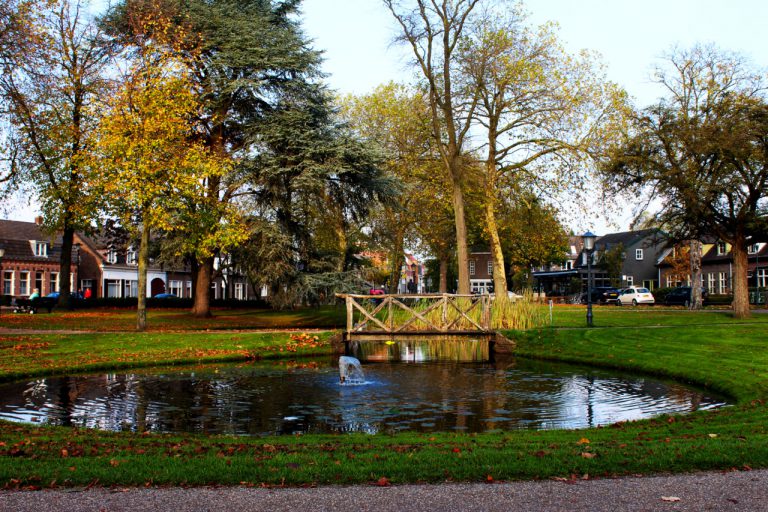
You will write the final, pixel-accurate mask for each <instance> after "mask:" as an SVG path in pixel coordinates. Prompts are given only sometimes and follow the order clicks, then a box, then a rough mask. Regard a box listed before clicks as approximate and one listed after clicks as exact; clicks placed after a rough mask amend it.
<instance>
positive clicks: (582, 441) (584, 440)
mask: <svg viewBox="0 0 768 512" xmlns="http://www.w3.org/2000/svg"><path fill="white" fill-rule="evenodd" d="M576 444H589V439H587V438H586V437H582V438H581V439H579V442H578V443H576Z"/></svg>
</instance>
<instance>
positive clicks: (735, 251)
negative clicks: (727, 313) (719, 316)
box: [731, 240, 750, 318]
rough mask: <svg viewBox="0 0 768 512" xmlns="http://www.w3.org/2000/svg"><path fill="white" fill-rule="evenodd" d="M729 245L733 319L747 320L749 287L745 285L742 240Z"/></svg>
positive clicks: (745, 261)
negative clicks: (731, 266) (731, 269)
mask: <svg viewBox="0 0 768 512" xmlns="http://www.w3.org/2000/svg"><path fill="white" fill-rule="evenodd" d="M734 242H735V243H732V244H731V255H732V256H733V276H732V279H733V282H732V283H731V286H732V287H733V317H734V318H749V316H750V311H749V287H748V283H747V251H746V248H745V247H746V244H745V243H744V242H743V241H742V240H735V241H734Z"/></svg>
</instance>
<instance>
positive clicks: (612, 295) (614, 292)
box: [581, 286, 619, 304]
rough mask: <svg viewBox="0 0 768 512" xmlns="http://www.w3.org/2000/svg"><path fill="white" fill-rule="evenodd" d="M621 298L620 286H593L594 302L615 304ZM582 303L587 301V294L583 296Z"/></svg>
mask: <svg viewBox="0 0 768 512" xmlns="http://www.w3.org/2000/svg"><path fill="white" fill-rule="evenodd" d="M618 299H619V290H618V288H613V287H610V286H596V287H594V288H592V304H613V303H615V302H616V301H617V300H618ZM581 303H582V304H586V303H587V294H586V293H584V294H582V296H581Z"/></svg>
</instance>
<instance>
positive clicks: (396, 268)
mask: <svg viewBox="0 0 768 512" xmlns="http://www.w3.org/2000/svg"><path fill="white" fill-rule="evenodd" d="M393 242H394V243H393V247H392V252H391V253H390V255H389V261H390V267H389V280H388V281H387V292H388V293H399V290H398V288H399V285H400V275H401V274H402V270H403V261H404V260H405V255H404V254H403V250H404V243H403V233H402V231H400V230H398V231H397V233H396V234H395V239H394V240H393Z"/></svg>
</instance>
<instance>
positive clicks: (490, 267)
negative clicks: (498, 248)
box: [488, 261, 493, 276]
mask: <svg viewBox="0 0 768 512" xmlns="http://www.w3.org/2000/svg"><path fill="white" fill-rule="evenodd" d="M488 275H489V276H492V275H493V262H492V261H489V262H488Z"/></svg>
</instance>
